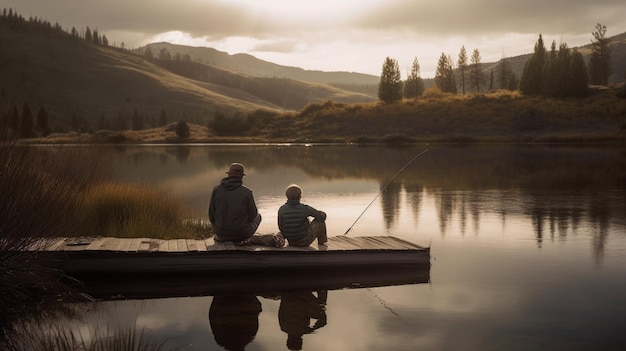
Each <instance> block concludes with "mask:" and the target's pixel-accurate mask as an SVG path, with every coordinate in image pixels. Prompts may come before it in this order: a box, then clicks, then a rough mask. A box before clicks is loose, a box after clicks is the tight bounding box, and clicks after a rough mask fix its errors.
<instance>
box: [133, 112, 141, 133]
mask: <svg viewBox="0 0 626 351" xmlns="http://www.w3.org/2000/svg"><path fill="white" fill-rule="evenodd" d="M132 129H133V130H142V129H143V117H142V116H140V115H139V112H138V111H137V110H136V109H135V111H134V112H133V119H132Z"/></svg>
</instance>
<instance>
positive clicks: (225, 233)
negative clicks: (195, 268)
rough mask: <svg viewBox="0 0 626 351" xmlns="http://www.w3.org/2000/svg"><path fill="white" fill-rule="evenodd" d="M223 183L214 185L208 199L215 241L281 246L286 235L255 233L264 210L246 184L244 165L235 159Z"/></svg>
mask: <svg viewBox="0 0 626 351" xmlns="http://www.w3.org/2000/svg"><path fill="white" fill-rule="evenodd" d="M226 174H228V177H226V178H223V179H222V180H221V181H220V184H219V185H217V186H215V188H213V192H212V193H211V200H210V202H209V221H210V222H211V225H212V226H213V231H214V232H215V240H216V241H233V242H241V243H242V244H258V245H267V246H276V247H282V246H283V245H284V244H285V239H283V238H282V236H279V235H272V234H267V235H254V233H255V232H256V230H257V228H258V227H259V224H261V214H260V213H259V211H258V210H257V207H256V203H255V202H254V196H253V195H252V190H250V188H248V187H246V186H245V185H243V177H244V176H245V175H246V174H245V173H244V167H243V165H242V164H241V163H233V164H231V165H230V168H229V170H228V171H227V172H226Z"/></svg>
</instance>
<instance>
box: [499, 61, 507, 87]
mask: <svg viewBox="0 0 626 351" xmlns="http://www.w3.org/2000/svg"><path fill="white" fill-rule="evenodd" d="M508 71H509V65H508V63H507V62H506V57H503V58H501V59H500V62H499V64H498V81H499V82H500V89H507V87H508V84H507V81H508V78H509V76H508V73H509V72H508Z"/></svg>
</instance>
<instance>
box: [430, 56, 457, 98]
mask: <svg viewBox="0 0 626 351" xmlns="http://www.w3.org/2000/svg"><path fill="white" fill-rule="evenodd" d="M435 85H436V86H437V87H438V88H439V89H441V91H443V92H447V93H453V94H456V92H457V90H456V79H455V78H454V67H452V58H451V57H450V56H449V55H448V56H446V54H444V53H441V56H440V57H439V61H438V62H437V71H435Z"/></svg>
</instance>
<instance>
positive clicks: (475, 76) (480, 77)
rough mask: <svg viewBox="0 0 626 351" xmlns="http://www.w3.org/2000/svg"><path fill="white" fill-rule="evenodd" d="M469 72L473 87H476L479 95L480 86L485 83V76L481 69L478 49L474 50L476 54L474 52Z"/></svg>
mask: <svg viewBox="0 0 626 351" xmlns="http://www.w3.org/2000/svg"><path fill="white" fill-rule="evenodd" d="M469 70H470V81H471V83H472V86H473V87H474V91H475V92H477V93H479V92H480V86H481V85H483V84H484V83H485V75H484V74H483V71H482V68H481V67H480V51H478V49H474V52H472V58H471V64H470V66H469Z"/></svg>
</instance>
